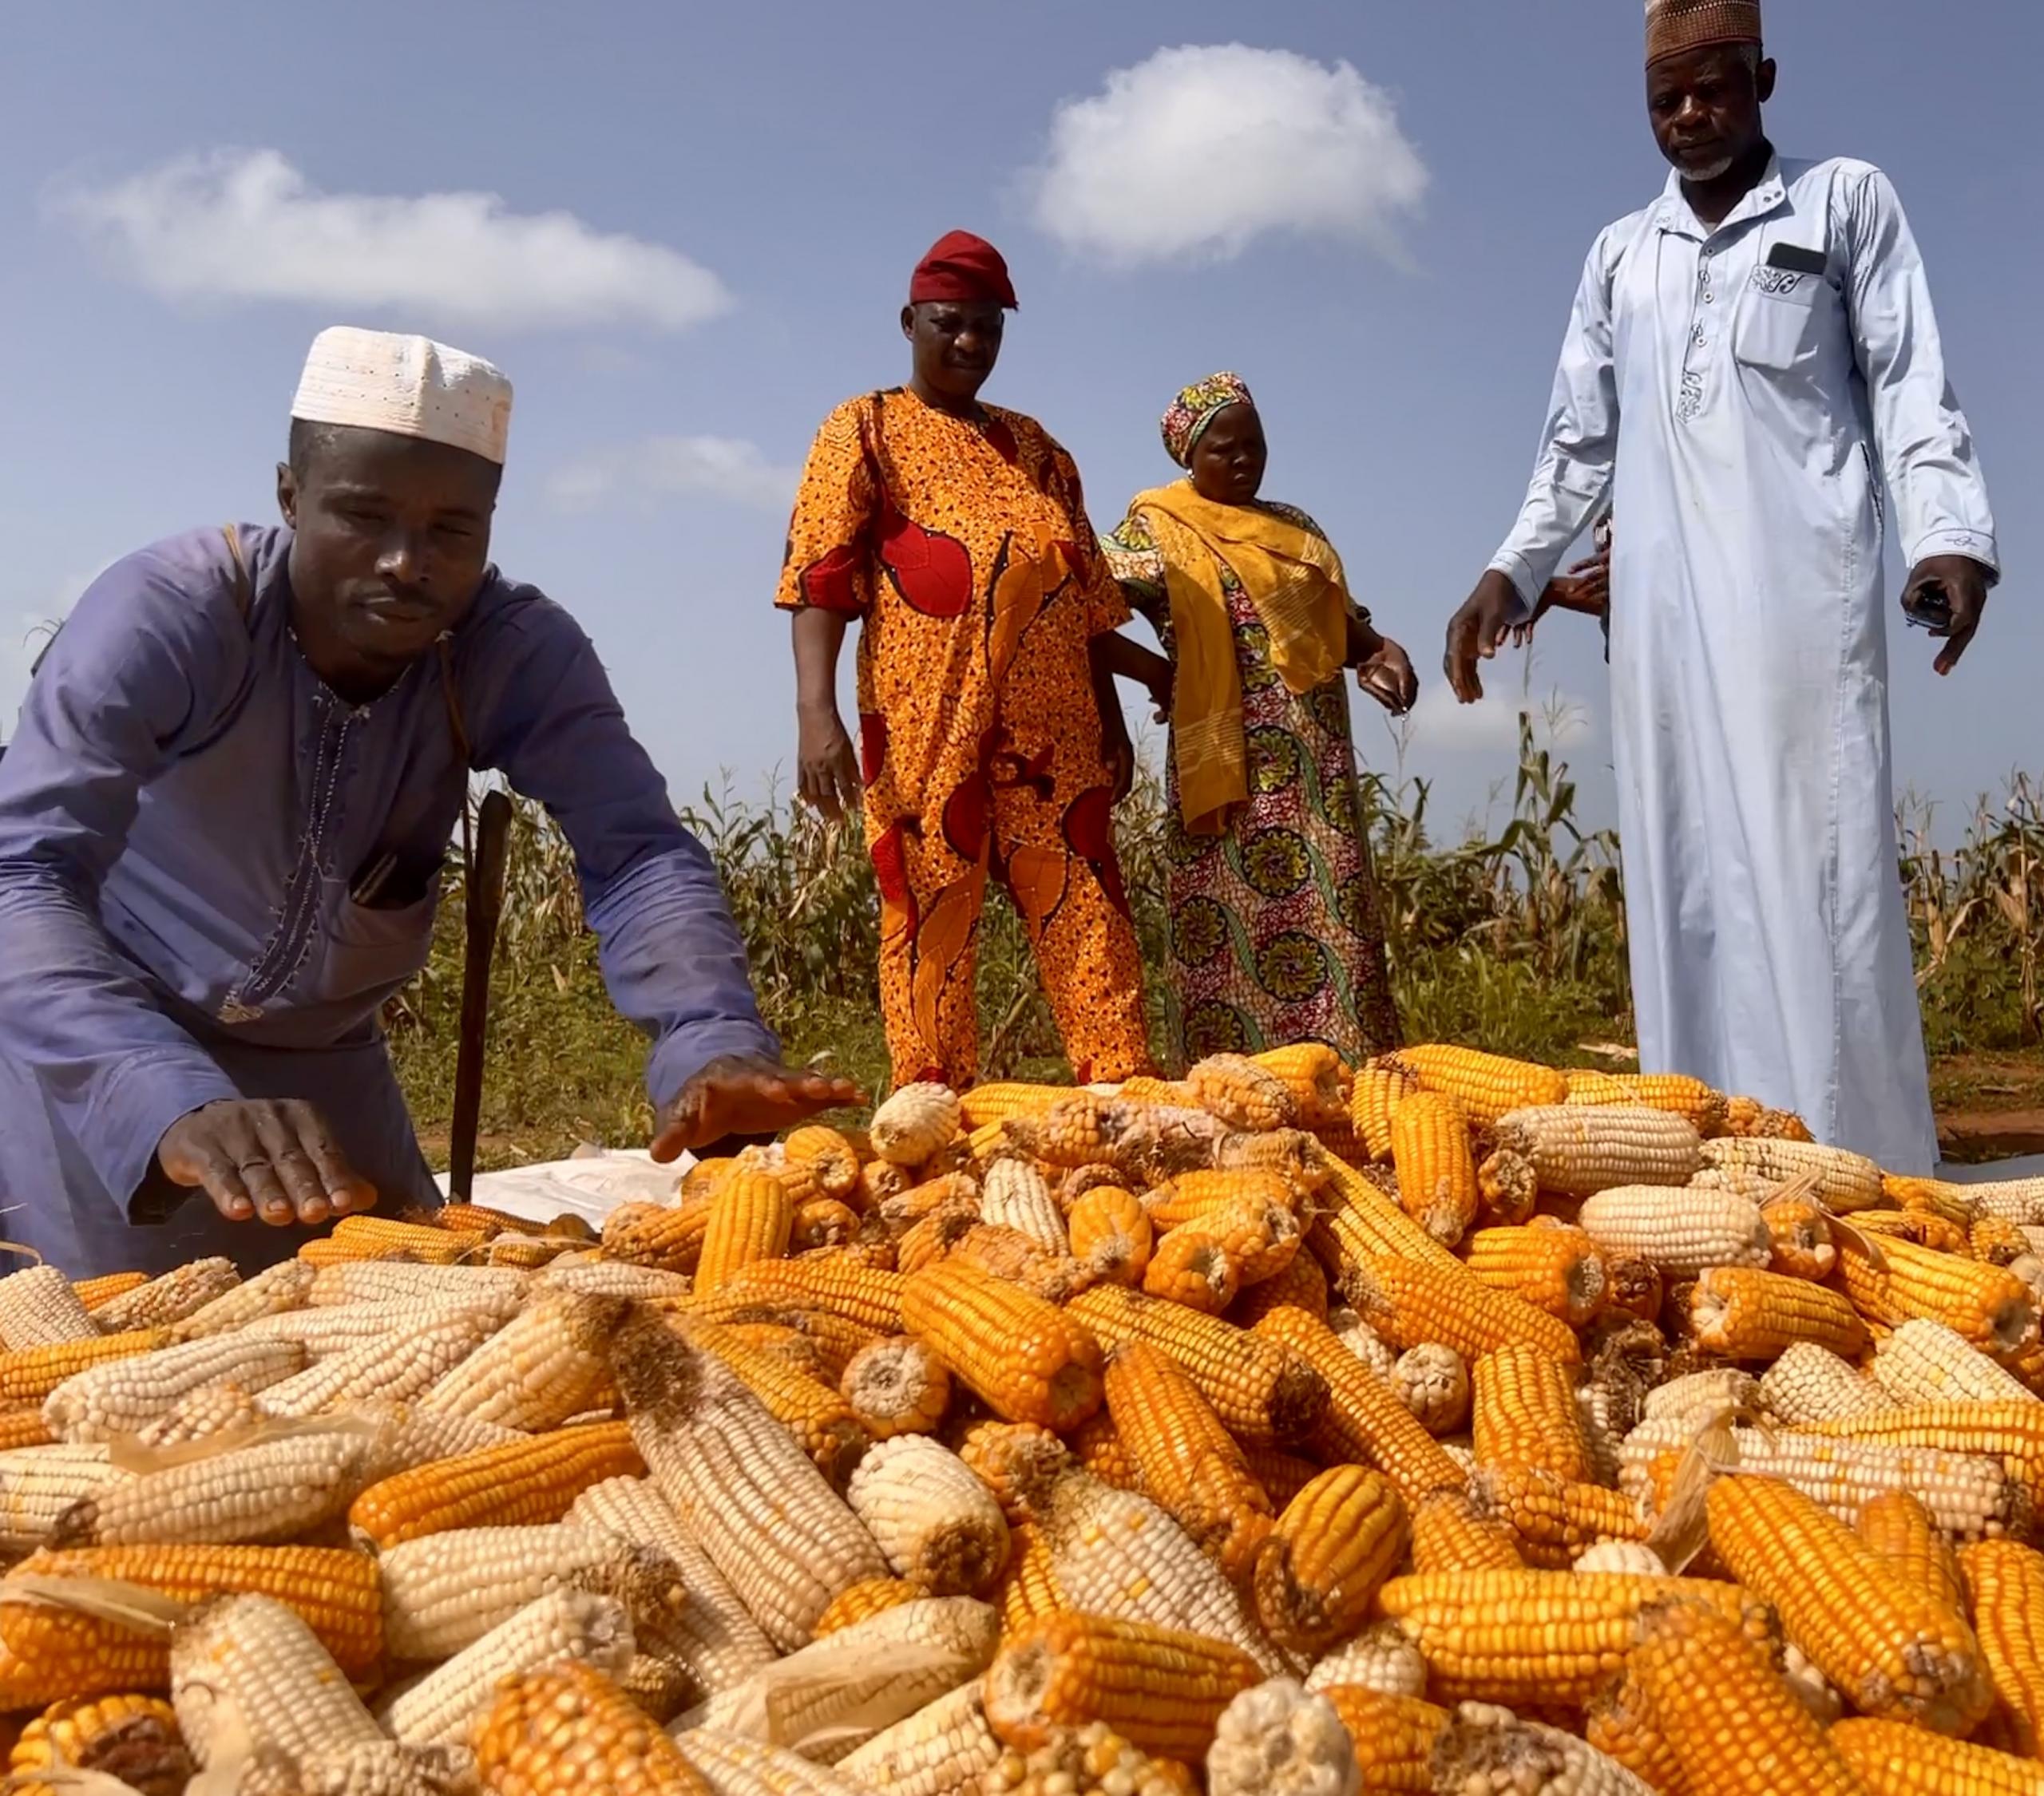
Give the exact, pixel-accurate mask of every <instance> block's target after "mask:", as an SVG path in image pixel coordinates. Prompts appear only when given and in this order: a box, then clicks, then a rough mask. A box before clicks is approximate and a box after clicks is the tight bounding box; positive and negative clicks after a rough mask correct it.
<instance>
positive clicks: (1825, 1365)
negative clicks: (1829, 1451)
mask: <svg viewBox="0 0 2044 1796" xmlns="http://www.w3.org/2000/svg"><path fill="white" fill-rule="evenodd" d="M1760 1394H1761V1402H1764V1403H1765V1404H1766V1406H1767V1407H1768V1411H1769V1414H1772V1415H1773V1417H1774V1418H1776V1420H1777V1421H1779V1422H1786V1423H1787V1424H1788V1425H1789V1426H1790V1427H1792V1428H1796V1427H1801V1426H1804V1425H1806V1424H1808V1423H1810V1422H1835V1421H1837V1420H1838V1419H1840V1418H1842V1417H1844V1416H1848V1415H1872V1414H1874V1413H1876V1411H1877V1410H1891V1409H1895V1408H1897V1407H1899V1405H1897V1403H1896V1402H1895V1399H1894V1398H1891V1397H1890V1396H1889V1395H1888V1393H1887V1392H1886V1391H1883V1390H1882V1389H1881V1387H1880V1386H1879V1385H1878V1384H1876V1383H1875V1382H1874V1381H1873V1380H1872V1379H1870V1378H1868V1377H1867V1376H1866V1375H1865V1374H1864V1373H1863V1372H1861V1371H1859V1370H1858V1369H1857V1368H1856V1367H1852V1366H1849V1365H1848V1364H1847V1363H1845V1361H1844V1360H1843V1359H1840V1358H1839V1357H1838V1355H1836V1354H1835V1353H1833V1352H1832V1351H1831V1350H1830V1349H1829V1348H1828V1347H1818V1346H1817V1345H1816V1344H1815V1343H1813V1342H1810V1341H1798V1342H1796V1343H1795V1344H1794V1345H1793V1346H1792V1347H1790V1348H1789V1350H1788V1351H1787V1352H1785V1353H1784V1354H1783V1355H1781V1358H1780V1359H1777V1360H1776V1361H1775V1363H1773V1365H1772V1366H1770V1367H1768V1369H1767V1372H1766V1375H1765V1377H1763V1378H1762V1379H1761V1381H1760Z"/></svg>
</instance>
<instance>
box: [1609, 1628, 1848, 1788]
mask: <svg viewBox="0 0 2044 1796" xmlns="http://www.w3.org/2000/svg"><path fill="white" fill-rule="evenodd" d="M1638 1634H1639V1644H1638V1646H1637V1647H1635V1648H1634V1650H1633V1654H1632V1656H1631V1659H1630V1661H1629V1662H1628V1663H1627V1667H1626V1673H1627V1676H1628V1678H1629V1679H1630V1680H1631V1681H1632V1682H1633V1683H1635V1684H1636V1685H1637V1687H1638V1690H1639V1691H1640V1692H1641V1695H1642V1697H1643V1699H1644V1700H1645V1702H1646V1706H1647V1708H1648V1710H1649V1711H1650V1715H1651V1716H1652V1719H1653V1722H1654V1726H1655V1727H1657V1728H1658V1730H1659V1731H1660V1733H1661V1735H1662V1738H1663V1739H1665V1740H1666V1743H1667V1747H1668V1751H1669V1754H1670V1757H1671V1758H1672V1759H1673V1761H1674V1764H1675V1765H1676V1766H1677V1767H1678V1769H1679V1770H1680V1773H1681V1775H1682V1787H1683V1788H1684V1790H1697V1791H1705V1790H1708V1791H1709V1792H1710V1793H1711V1796H1786V1793H1787V1792H1788V1791H1789V1790H1794V1791H1796V1792H1797V1796H1864V1791H1863V1790H1862V1788H1861V1786H1860V1782H1859V1780H1858V1779H1857V1778H1856V1777H1855V1776H1854V1775H1853V1774H1852V1771H1851V1770H1849V1769H1848V1768H1847V1766H1846V1764H1845V1762H1844V1760H1843V1759H1842V1758H1840V1757H1839V1756H1838V1754H1837V1753H1836V1751H1834V1750H1833V1749H1832V1746H1831V1745H1830V1743H1829V1742H1828V1740H1827V1739H1826V1738H1825V1736H1824V1731H1823V1730H1822V1729H1821V1728H1820V1727H1818V1725H1817V1724H1816V1721H1815V1720H1813V1719H1812V1718H1811V1716H1810V1715H1809V1713H1808V1711H1807V1710H1805V1709H1804V1707H1803V1706H1802V1704H1801V1703H1799V1702H1798V1701H1797V1700H1796V1698H1795V1697H1794V1696H1793V1695H1791V1694H1790V1693H1789V1688H1788V1686H1787V1685H1786V1684H1785V1683H1783V1682H1782V1681H1781V1679H1780V1678H1779V1677H1777V1675H1775V1672H1774V1669H1773V1666H1772V1665H1771V1664H1769V1663H1768V1660H1767V1658H1766V1656H1765V1654H1764V1653H1763V1652H1761V1649H1760V1648H1757V1647H1756V1646H1755V1645H1754V1644H1753V1641H1752V1640H1751V1638H1750V1637H1749V1636H1747V1635H1745V1634H1742V1633H1741V1630H1740V1628H1738V1626H1737V1624H1736V1623H1734V1622H1733V1621H1732V1620H1729V1619H1728V1618H1727V1617H1726V1616H1725V1615H1724V1614H1722V1613H1721V1612H1717V1611H1715V1610H1713V1609H1711V1608H1706V1607H1705V1606H1704V1605H1703V1604H1698V1603H1686V1602H1667V1603H1657V1604H1654V1606H1653V1607H1652V1608H1651V1609H1650V1610H1649V1611H1648V1612H1646V1614H1644V1615H1642V1616H1641V1617H1640V1620H1639V1624H1638Z"/></svg>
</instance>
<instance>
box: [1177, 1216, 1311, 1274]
mask: <svg viewBox="0 0 2044 1796" xmlns="http://www.w3.org/2000/svg"><path fill="white" fill-rule="evenodd" d="M1195 1226H1196V1227H1197V1228H1198V1229H1199V1230H1200V1231H1201V1232H1202V1233H1205V1234H1208V1235H1210V1236H1213V1237H1214V1239H1215V1240H1218V1241H1219V1242H1220V1244H1221V1246H1222V1251H1223V1252H1226V1255H1227V1256H1228V1259H1229V1260H1230V1262H1231V1263H1232V1264H1234V1267H1235V1268H1236V1270H1237V1272H1238V1274H1239V1275H1240V1280H1241V1284H1242V1287H1243V1288H1251V1287H1254V1286H1256V1285H1259V1284H1268V1283H1269V1282H1270V1280H1273V1279H1274V1278H1276V1277H1278V1276H1279V1275H1280V1274H1281V1273H1282V1272H1284V1271H1285V1269H1286V1268H1288V1267H1289V1266H1290V1265H1291V1264H1292V1262H1293V1260H1295V1259H1297V1257H1298V1252H1299V1247H1300V1244H1301V1242H1302V1241H1303V1240H1304V1239H1305V1236H1304V1233H1303V1232H1302V1231H1301V1228H1300V1226H1299V1220H1298V1218H1297V1216H1294V1215H1293V1213H1292V1207H1291V1205H1290V1204H1289V1202H1279V1201H1277V1200H1276V1199H1274V1198H1271V1197H1267V1196H1261V1195H1257V1194H1254V1193H1247V1192H1245V1193H1242V1195H1240V1196H1239V1197H1233V1198H1230V1200H1228V1201H1226V1203H1223V1204H1219V1205H1215V1206H1214V1209H1210V1210H1209V1211H1208V1212H1206V1215H1205V1216H1202V1217H1201V1218H1200V1220H1199V1221H1198V1224H1195ZM1169 1238H1170V1237H1169V1236H1167V1237H1166V1239H1167V1240H1168V1239H1169Z"/></svg>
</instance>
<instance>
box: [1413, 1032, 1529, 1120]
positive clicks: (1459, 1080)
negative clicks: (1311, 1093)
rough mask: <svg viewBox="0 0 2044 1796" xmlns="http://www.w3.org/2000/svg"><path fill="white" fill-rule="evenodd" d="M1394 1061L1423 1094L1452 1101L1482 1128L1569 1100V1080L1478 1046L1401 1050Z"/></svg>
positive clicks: (1426, 1047)
mask: <svg viewBox="0 0 2044 1796" xmlns="http://www.w3.org/2000/svg"><path fill="white" fill-rule="evenodd" d="M1391 1058H1392V1060H1393V1061H1394V1062H1396V1065H1398V1066H1400V1067H1402V1068H1403V1069H1404V1070H1405V1071H1407V1072H1408V1073H1410V1074H1412V1076H1413V1077H1414V1078H1417V1079H1418V1080H1419V1082H1420V1086H1421V1088H1422V1089H1423V1090H1428V1091H1439V1092H1442V1093H1444V1094H1446V1095H1448V1097H1450V1098H1454V1099H1455V1100H1456V1102H1457V1103H1459V1104H1460V1105H1461V1106H1462V1108H1463V1110H1464V1111H1465V1112H1466V1113H1467V1114H1468V1118H1469V1120H1470V1121H1471V1122H1472V1123H1475V1124H1476V1125H1477V1126H1479V1127H1480V1128H1483V1129H1491V1128H1495V1126H1496V1125H1497V1124H1498V1122H1499V1121H1500V1120H1501V1119H1502V1118H1504V1117H1507V1116H1508V1115H1510V1114H1511V1112H1512V1111H1514V1110H1528V1109H1531V1108H1532V1107H1534V1106H1537V1105H1551V1104H1563V1103H1566V1102H1567V1101H1568V1081H1567V1078H1565V1077H1564V1076H1563V1074H1560V1073H1558V1072H1556V1071H1555V1070H1554V1069H1553V1068H1551V1067H1548V1066H1534V1065H1532V1064H1531V1063H1530V1062H1526V1061H1523V1060H1507V1059H1505V1058H1503V1057H1502V1056H1500V1055H1498V1054H1483V1053H1480V1052H1478V1051H1477V1050H1476V1049H1474V1048H1464V1047H1446V1046H1424V1047H1408V1048H1400V1050H1398V1052H1397V1053H1396V1054H1394V1055H1392V1057H1391Z"/></svg>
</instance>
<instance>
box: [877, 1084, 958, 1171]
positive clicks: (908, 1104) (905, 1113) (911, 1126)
mask: <svg viewBox="0 0 2044 1796" xmlns="http://www.w3.org/2000/svg"><path fill="white" fill-rule="evenodd" d="M960 1126H961V1118H960V1114H959V1110H958V1100H957V1097H956V1096H955V1095H954V1094H953V1093H952V1091H951V1090H950V1089H949V1087H948V1086H941V1085H905V1086H902V1087H901V1090H899V1091H897V1092H896V1093H895V1094H893V1096H892V1097H891V1098H889V1099H888V1100H887V1101H886V1102H885V1103H884V1104H882V1105H881V1106H880V1108H879V1109H878V1110H875V1111H874V1112H873V1124H872V1126H871V1128H870V1129H869V1130H868V1131H867V1133H868V1136H869V1138H870V1139H871V1141H872V1142H873V1152H874V1153H876V1154H877V1155H878V1156H879V1157H881V1159H882V1160H885V1161H887V1163H888V1164H889V1165H893V1166H920V1165H922V1164H923V1162H924V1161H926V1160H928V1159H929V1157H930V1156H931V1155H933V1154H934V1153H937V1151H938V1150H939V1149H941V1148H947V1147H949V1146H950V1145H951V1144H952V1143H953V1141H956V1140H957V1138H958V1131H959V1128H960Z"/></svg>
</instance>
